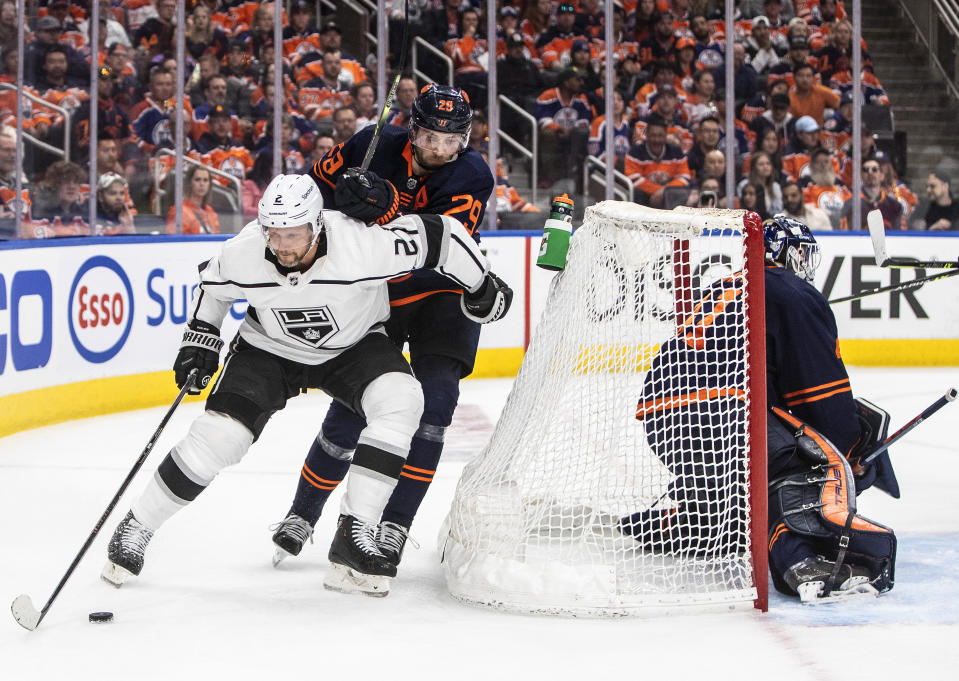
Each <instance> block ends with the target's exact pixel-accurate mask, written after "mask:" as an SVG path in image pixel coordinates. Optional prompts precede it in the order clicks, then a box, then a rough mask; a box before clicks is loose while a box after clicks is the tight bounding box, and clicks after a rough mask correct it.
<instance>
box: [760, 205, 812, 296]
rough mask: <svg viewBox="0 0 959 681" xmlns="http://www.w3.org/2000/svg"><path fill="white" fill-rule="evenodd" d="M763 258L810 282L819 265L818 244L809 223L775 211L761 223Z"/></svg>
mask: <svg viewBox="0 0 959 681" xmlns="http://www.w3.org/2000/svg"><path fill="white" fill-rule="evenodd" d="M763 243H764V244H765V246H766V258H767V259H768V260H771V261H772V262H774V263H776V264H777V265H779V266H780V267H785V268H786V269H788V270H790V271H792V272H794V273H796V274H798V275H799V276H800V277H803V278H804V279H805V280H806V281H809V282H811V281H812V280H813V279H814V278H815V277H816V268H817V267H819V260H820V257H821V255H820V253H819V244H817V243H816V237H814V236H813V233H812V231H810V229H809V227H807V226H806V225H804V224H803V223H801V222H799V221H798V220H793V219H792V218H787V217H786V216H784V215H777V216H775V217H773V218H771V219H769V220H766V221H765V222H764V223H763Z"/></svg>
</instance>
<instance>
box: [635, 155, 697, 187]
mask: <svg viewBox="0 0 959 681" xmlns="http://www.w3.org/2000/svg"><path fill="white" fill-rule="evenodd" d="M645 150H646V147H645V146H643V147H641V149H640V152H645ZM677 151H678V150H677ZM667 157H669V158H667ZM623 172H624V173H625V174H626V175H628V176H629V179H630V180H632V181H633V186H634V187H635V188H636V189H640V190H642V191H644V192H646V193H647V194H654V193H655V192H657V191H659V190H660V189H662V188H663V187H667V186H668V187H685V186H686V185H688V184H689V179H690V172H689V165H688V164H687V163H686V157H685V156H683V155H682V153H678V154H670V153H669V147H667V149H666V153H665V154H664V156H663V158H661V159H653V158H649V157H648V155H647V154H642V153H641V155H640V156H639V157H636V156H633V155H632V154H627V155H626V161H625V164H624V166H623Z"/></svg>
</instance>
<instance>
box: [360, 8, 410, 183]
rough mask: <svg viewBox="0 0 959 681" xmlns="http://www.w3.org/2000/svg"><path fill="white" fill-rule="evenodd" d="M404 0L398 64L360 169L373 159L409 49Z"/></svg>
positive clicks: (363, 169)
mask: <svg viewBox="0 0 959 681" xmlns="http://www.w3.org/2000/svg"><path fill="white" fill-rule="evenodd" d="M411 1H412V0H405V3H406V4H405V6H404V9H403V12H404V17H403V48H402V51H401V52H400V64H399V68H397V69H396V75H395V76H394V77H393V84H392V85H391V86H390V91H389V93H388V94H387V95H386V101H385V102H384V103H383V110H382V111H381V112H380V117H379V119H378V120H377V121H376V128H375V129H374V130H373V139H371V140H370V146H368V147H367V148H366V154H365V155H364V156H363V163H362V164H361V165H360V171H362V172H365V171H366V170H369V167H370V162H371V161H372V160H373V154H374V153H376V147H377V145H379V143H380V137H382V136H383V128H385V127H386V119H387V117H388V116H389V115H390V109H392V108H393V100H394V99H396V88H397V86H399V84H400V78H401V77H402V76H403V69H404V68H405V67H406V53H407V52H408V51H409V44H410V2H411Z"/></svg>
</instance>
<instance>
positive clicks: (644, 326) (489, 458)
mask: <svg viewBox="0 0 959 681" xmlns="http://www.w3.org/2000/svg"><path fill="white" fill-rule="evenodd" d="M762 277H763V242H762V226H761V223H760V220H759V218H758V216H757V215H756V214H755V213H746V212H744V211H732V210H719V209H693V208H688V209H682V208H680V209H676V210H673V211H662V210H656V209H652V208H647V207H643V206H639V205H636V204H632V203H625V202H617V201H605V202H602V203H599V204H597V205H595V206H592V207H590V208H588V209H587V211H586V217H585V220H584V222H583V225H582V227H580V228H579V229H578V230H577V231H576V232H574V234H573V238H572V240H571V242H570V249H569V258H568V263H567V266H566V270H565V271H564V272H562V273H560V274H557V275H556V276H555V277H554V279H553V281H552V284H551V286H550V290H549V296H548V300H547V303H546V306H545V310H544V313H543V316H542V318H541V319H540V321H539V324H538V325H537V327H536V329H535V332H534V334H533V338H532V341H531V343H530V346H529V349H528V351H527V354H526V357H525V359H524V361H523V365H522V367H521V369H520V372H519V375H518V376H517V378H516V381H515V383H514V385H513V389H512V392H511V393H510V396H509V399H508V400H507V402H506V406H505V408H504V409H503V412H502V415H501V417H500V420H499V423H498V424H497V426H496V428H495V430H494V433H493V436H492V438H491V439H490V442H489V444H488V446H487V447H486V449H485V450H484V451H483V452H482V453H481V454H480V455H479V456H478V457H477V458H476V459H475V460H473V461H472V462H470V464H469V465H468V466H467V467H466V468H465V470H464V472H463V476H462V478H461V479H460V482H459V485H458V486H457V489H456V494H455V497H454V500H453V504H452V508H451V511H450V514H449V518H448V533H446V534H445V535H443V536H441V549H442V551H443V560H444V565H445V569H446V574H447V583H448V585H449V589H450V592H451V594H452V595H453V596H454V597H456V598H457V599H460V600H462V601H466V602H469V603H475V604H481V605H487V606H491V607H497V608H501V609H505V610H510V611H517V612H539V613H556V614H572V615H596V616H603V615H611V616H619V615H630V614H657V613H660V612H664V611H669V612H672V611H678V610H686V609H689V608H688V607H687V606H690V607H695V608H696V609H707V610H715V609H722V610H727V609H734V608H737V607H740V606H742V607H747V608H748V607H754V606H755V607H760V608H763V609H764V608H765V598H766V579H767V577H766V553H765V543H766V542H765V537H766V526H765V525H766V513H765V508H766V481H765V457H766V451H765V428H766V420H765V366H764V364H765V335H764V328H763V318H764V315H763V304H764V303H763V297H762V296H763V293H762V291H763V286H762Z"/></svg>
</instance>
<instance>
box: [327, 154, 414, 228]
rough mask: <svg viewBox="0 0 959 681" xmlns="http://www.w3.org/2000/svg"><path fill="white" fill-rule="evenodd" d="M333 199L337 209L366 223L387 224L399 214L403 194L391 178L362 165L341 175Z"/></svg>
mask: <svg viewBox="0 0 959 681" xmlns="http://www.w3.org/2000/svg"><path fill="white" fill-rule="evenodd" d="M333 198H334V200H335V201H336V209H337V210H339V211H341V212H343V213H345V214H346V215H348V216H350V217H351V218H356V219H357V220H362V221H363V222H365V223H366V224H371V223H373V222H375V223H376V224H378V225H385V224H386V223H387V222H389V221H390V220H392V219H393V218H395V217H396V214H397V211H398V210H399V207H400V195H399V194H398V193H397V191H396V187H394V186H393V184H392V183H391V182H390V181H389V180H384V179H383V178H382V177H380V176H379V175H377V174H376V173H374V172H373V171H371V170H367V171H362V170H360V169H359V168H350V169H349V170H347V171H346V172H345V173H343V174H342V175H340V178H339V179H338V180H337V181H336V190H335V191H334V192H333Z"/></svg>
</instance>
